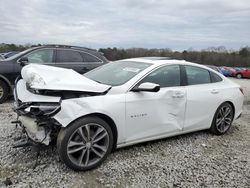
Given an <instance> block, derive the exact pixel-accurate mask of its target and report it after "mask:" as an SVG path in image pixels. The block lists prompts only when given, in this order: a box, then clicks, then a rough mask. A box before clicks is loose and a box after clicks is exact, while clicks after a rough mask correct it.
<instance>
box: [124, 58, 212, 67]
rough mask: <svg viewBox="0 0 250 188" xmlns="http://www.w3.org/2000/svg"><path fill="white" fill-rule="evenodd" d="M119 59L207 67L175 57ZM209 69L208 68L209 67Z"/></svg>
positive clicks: (154, 63) (155, 63)
mask: <svg viewBox="0 0 250 188" xmlns="http://www.w3.org/2000/svg"><path fill="white" fill-rule="evenodd" d="M120 61H134V62H141V63H150V64H152V65H156V66H157V65H164V64H166V65H167V64H181V65H191V66H198V67H202V68H206V69H207V68H209V67H207V66H204V65H201V64H197V63H192V62H188V61H185V60H177V59H160V60H151V59H148V58H145V57H143V58H130V59H123V60H120ZM209 69H210V68H209Z"/></svg>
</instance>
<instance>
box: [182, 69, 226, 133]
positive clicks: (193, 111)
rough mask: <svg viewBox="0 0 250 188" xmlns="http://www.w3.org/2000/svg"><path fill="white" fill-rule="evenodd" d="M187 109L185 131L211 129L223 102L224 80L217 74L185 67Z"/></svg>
mask: <svg viewBox="0 0 250 188" xmlns="http://www.w3.org/2000/svg"><path fill="white" fill-rule="evenodd" d="M185 70H186V78H187V84H188V85H187V86H186V88H187V107H186V115H185V116H186V117H185V123H184V130H185V131H189V130H200V129H205V128H209V127H210V126H211V123H212V119H213V116H214V114H215V111H216V109H217V108H218V107H219V105H220V104H221V102H222V89H223V88H222V87H221V82H222V79H221V77H220V76H218V75H217V74H215V73H213V72H210V71H208V70H207V69H203V68H200V67H196V66H185Z"/></svg>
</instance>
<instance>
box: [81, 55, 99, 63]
mask: <svg viewBox="0 0 250 188" xmlns="http://www.w3.org/2000/svg"><path fill="white" fill-rule="evenodd" d="M82 56H83V59H84V62H101V60H100V59H98V58H97V57H95V56H93V55H90V54H87V53H82Z"/></svg>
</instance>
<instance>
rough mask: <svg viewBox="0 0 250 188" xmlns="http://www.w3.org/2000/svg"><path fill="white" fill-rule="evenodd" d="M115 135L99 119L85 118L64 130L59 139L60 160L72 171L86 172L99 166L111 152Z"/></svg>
mask: <svg viewBox="0 0 250 188" xmlns="http://www.w3.org/2000/svg"><path fill="white" fill-rule="evenodd" d="M112 146H113V134H112V131H111V128H110V127H109V125H108V124H107V123H106V122H105V121H103V120H102V119H100V118H98V117H85V118H81V119H79V120H77V121H75V122H73V123H72V124H71V125H70V126H69V127H67V128H63V129H62V130H61V131H60V133H59V135H58V138H57V151H58V154H59V156H60V159H61V160H62V161H63V162H64V163H65V164H66V165H67V166H68V167H69V168H71V169H73V170H76V171H86V170H90V169H93V168H96V167H97V166H99V165H100V164H101V163H102V162H103V161H104V160H105V159H106V158H107V155H108V154H109V153H110V152H111V150H112Z"/></svg>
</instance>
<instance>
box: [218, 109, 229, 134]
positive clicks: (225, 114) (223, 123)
mask: <svg viewBox="0 0 250 188" xmlns="http://www.w3.org/2000/svg"><path fill="white" fill-rule="evenodd" d="M232 121H233V112H232V109H231V108H230V107H229V106H223V107H222V108H221V109H220V110H219V113H218V114H217V117H216V127H217V129H218V131H219V132H221V133H224V132H226V131H227V130H228V129H229V127H230V125H231V123H232Z"/></svg>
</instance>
